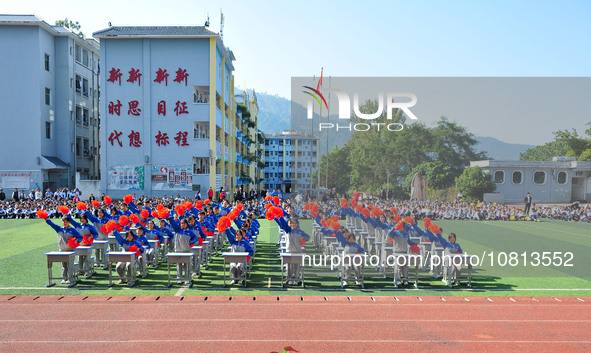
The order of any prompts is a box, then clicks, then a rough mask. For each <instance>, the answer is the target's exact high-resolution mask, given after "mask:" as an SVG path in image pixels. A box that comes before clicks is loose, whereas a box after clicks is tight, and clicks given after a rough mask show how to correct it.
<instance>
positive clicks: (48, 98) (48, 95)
mask: <svg viewBox="0 0 591 353" xmlns="http://www.w3.org/2000/svg"><path fill="white" fill-rule="evenodd" d="M50 104H51V90H50V89H49V88H47V87H45V105H50Z"/></svg>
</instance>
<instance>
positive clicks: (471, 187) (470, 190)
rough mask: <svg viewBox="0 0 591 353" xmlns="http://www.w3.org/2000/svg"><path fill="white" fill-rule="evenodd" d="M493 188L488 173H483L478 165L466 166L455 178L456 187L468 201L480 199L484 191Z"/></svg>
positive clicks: (494, 186) (489, 190)
mask: <svg viewBox="0 0 591 353" xmlns="http://www.w3.org/2000/svg"><path fill="white" fill-rule="evenodd" d="M495 188H496V185H495V183H493V181H492V178H491V175H490V173H485V172H484V171H483V170H482V169H481V168H480V167H467V168H466V169H464V171H463V172H462V174H461V175H460V176H459V177H457V178H456V189H458V190H459V191H461V192H462V193H463V195H464V197H465V198H466V199H468V200H470V201H477V200H482V196H483V194H484V193H485V192H493V191H494V190H495Z"/></svg>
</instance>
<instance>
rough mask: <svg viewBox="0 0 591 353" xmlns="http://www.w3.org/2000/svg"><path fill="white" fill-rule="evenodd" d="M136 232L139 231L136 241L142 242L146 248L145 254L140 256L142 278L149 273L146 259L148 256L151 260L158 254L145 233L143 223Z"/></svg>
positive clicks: (139, 264) (139, 263)
mask: <svg viewBox="0 0 591 353" xmlns="http://www.w3.org/2000/svg"><path fill="white" fill-rule="evenodd" d="M136 232H137V238H136V241H137V242H138V243H140V244H141V246H142V247H143V249H144V251H143V255H142V256H140V257H138V268H139V270H140V276H141V277H142V278H144V277H146V274H147V273H148V265H147V261H146V260H147V259H148V258H150V260H152V259H154V256H155V255H156V251H155V250H154V248H153V247H152V246H150V242H149V241H148V238H147V237H146V234H145V233H146V229H145V228H144V227H143V226H142V225H138V227H137V229H136Z"/></svg>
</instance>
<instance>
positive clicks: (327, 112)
mask: <svg viewBox="0 0 591 353" xmlns="http://www.w3.org/2000/svg"><path fill="white" fill-rule="evenodd" d="M331 83H332V77H331V76H328V107H327V109H326V114H327V118H328V122H329V123H330V88H331ZM329 136H330V129H328V130H326V170H325V173H326V178H325V179H326V180H325V184H326V188H327V189H328V153H329V152H328V141H329Z"/></svg>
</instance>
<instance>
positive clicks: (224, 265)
mask: <svg viewBox="0 0 591 353" xmlns="http://www.w3.org/2000/svg"><path fill="white" fill-rule="evenodd" d="M223 266H224V288H226V258H225V257H224V265H223Z"/></svg>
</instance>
